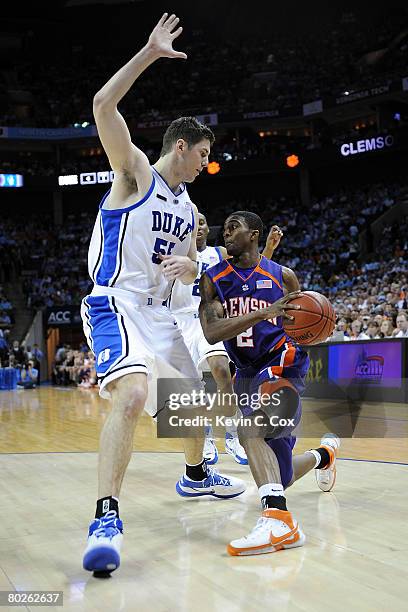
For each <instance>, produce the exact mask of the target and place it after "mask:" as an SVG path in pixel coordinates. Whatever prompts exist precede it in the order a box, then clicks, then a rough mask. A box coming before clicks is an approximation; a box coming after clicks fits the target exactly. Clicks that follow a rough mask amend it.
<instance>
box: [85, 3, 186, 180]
mask: <svg viewBox="0 0 408 612" xmlns="http://www.w3.org/2000/svg"><path fill="white" fill-rule="evenodd" d="M178 22H179V19H178V17H176V16H175V15H170V17H169V16H168V14H167V13H164V15H163V16H162V18H161V19H160V21H159V22H158V23H157V25H156V27H155V28H154V29H153V31H152V33H151V34H150V37H149V40H148V42H147V44H146V45H145V46H144V47H143V49H141V50H140V51H139V53H137V54H136V55H135V56H134V57H133V58H132V59H131V60H130V61H129V62H128V63H127V64H126V65H125V66H123V67H122V68H121V69H120V70H119V71H118V72H117V73H116V74H114V75H113V77H112V78H111V79H109V81H108V82H107V83H106V84H105V85H104V86H103V87H102V89H100V90H99V91H98V93H97V94H96V95H95V97H94V100H93V112H94V117H95V121H96V126H97V128H98V134H99V137H100V139H101V142H102V145H103V148H104V149H105V152H106V154H107V156H108V158H109V162H110V164H111V167H112V169H113V170H114V171H115V176H116V173H122V174H123V175H124V176H125V178H126V177H127V175H131V177H132V178H133V180H136V181H137V182H139V180H141V181H142V182H143V183H145V182H146V181H147V182H148V183H149V185H150V182H151V173H150V167H149V162H148V159H147V157H146V155H145V154H144V153H143V152H142V151H141V150H140V149H139V148H138V147H136V146H135V145H134V144H133V143H132V141H131V138H130V133H129V130H128V128H127V125H126V123H125V120H124V119H123V117H122V115H121V114H120V112H119V111H118V109H117V105H118V103H119V102H120V100H121V99H122V98H123V96H124V95H125V94H126V93H127V92H128V91H129V89H130V88H131V86H132V85H133V83H134V82H135V80H136V79H137V78H138V77H139V76H140V75H141V74H142V73H143V72H144V71H145V70H146V68H148V66H150V65H151V64H152V63H153V62H155V61H156V60H157V59H159V58H160V57H170V58H183V59H186V57H187V56H186V54H185V53H182V52H180V51H175V50H174V49H173V41H174V40H175V38H177V37H178V36H179V35H180V34H181V32H182V28H181V27H178V28H177V25H178Z"/></svg>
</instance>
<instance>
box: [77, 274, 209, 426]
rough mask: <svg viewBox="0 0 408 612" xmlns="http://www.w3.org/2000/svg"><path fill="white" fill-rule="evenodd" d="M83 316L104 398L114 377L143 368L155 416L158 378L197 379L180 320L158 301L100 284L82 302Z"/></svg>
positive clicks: (150, 409)
mask: <svg viewBox="0 0 408 612" xmlns="http://www.w3.org/2000/svg"><path fill="white" fill-rule="evenodd" d="M81 316H82V321H83V327H84V333H85V336H86V339H87V342H88V345H89V347H90V348H91V350H92V351H93V353H94V354H95V359H96V364H95V365H96V372H97V375H98V381H99V386H100V388H99V394H100V396H101V397H103V398H106V399H109V398H110V397H111V394H110V392H109V390H108V389H107V386H108V385H109V383H111V382H112V381H113V380H116V379H117V378H120V377H121V376H125V375H126V374H131V373H135V372H142V373H144V374H146V375H147V376H148V380H149V392H148V400H147V402H146V406H145V410H146V412H148V413H149V414H150V415H152V416H155V415H156V413H157V401H156V397H157V396H156V384H157V379H158V378H168V379H177V378H187V379H194V380H195V381H197V380H198V379H199V373H198V371H197V368H196V366H195V365H194V362H193V360H192V358H191V355H190V353H189V351H188V349H187V346H186V344H185V342H184V340H183V336H182V333H181V331H180V329H179V328H178V326H177V322H176V320H175V318H174V316H173V315H172V313H171V312H170V310H169V309H168V308H167V307H166V306H163V305H162V302H161V301H160V300H157V299H156V298H152V297H149V296H144V295H143V294H134V293H131V292H129V291H124V290H123V289H116V288H111V287H101V286H97V285H96V286H95V287H94V288H93V290H92V292H91V294H90V295H88V296H86V297H85V298H84V299H83V300H82V305H81ZM200 388H202V386H200ZM194 389H197V386H196V385H195V386H194Z"/></svg>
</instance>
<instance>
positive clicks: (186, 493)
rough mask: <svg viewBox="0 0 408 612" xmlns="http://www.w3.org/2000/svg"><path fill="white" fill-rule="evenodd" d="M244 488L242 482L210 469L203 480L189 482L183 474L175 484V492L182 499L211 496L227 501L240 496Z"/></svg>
mask: <svg viewBox="0 0 408 612" xmlns="http://www.w3.org/2000/svg"><path fill="white" fill-rule="evenodd" d="M245 488H246V487H245V483H244V481H243V480H240V479H239V478H234V477H233V476H225V475H224V474H218V473H217V472H215V471H214V470H212V469H208V471H207V478H204V480H190V479H189V478H187V476H186V475H185V474H184V476H182V477H181V478H180V480H179V481H178V483H177V484H176V491H177V493H178V494H179V495H181V496H182V497H202V496H204V495H212V496H213V497H220V498H223V499H229V498H230V497H237V496H238V495H241V493H243V492H244V491H245Z"/></svg>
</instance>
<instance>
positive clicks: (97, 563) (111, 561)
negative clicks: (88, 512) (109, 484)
mask: <svg viewBox="0 0 408 612" xmlns="http://www.w3.org/2000/svg"><path fill="white" fill-rule="evenodd" d="M122 534H123V523H122V521H121V520H120V518H117V514H116V511H115V510H109V512H107V513H106V514H105V515H104V516H102V517H101V518H99V519H94V520H93V521H92V523H91V524H90V526H89V533H88V546H87V547H86V550H85V553H84V561H83V567H84V569H86V570H88V571H89V572H113V571H114V570H115V569H117V568H118V567H119V565H120V547H121V544H122V539H123V535H122Z"/></svg>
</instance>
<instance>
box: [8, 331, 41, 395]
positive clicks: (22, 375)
mask: <svg viewBox="0 0 408 612" xmlns="http://www.w3.org/2000/svg"><path fill="white" fill-rule="evenodd" d="M43 356H44V355H43V352H42V351H41V350H40V348H39V346H38V344H33V346H32V347H31V346H30V345H25V344H24V343H20V342H19V341H18V340H14V341H13V342H12V343H10V342H9V334H8V330H7V331H5V332H2V331H1V330H0V367H2V368H9V367H10V368H15V369H16V370H17V374H18V375H17V380H18V383H17V384H18V385H19V386H21V387H24V388H28V389H30V388H33V387H35V386H36V385H38V384H40V376H41V360H42V358H43Z"/></svg>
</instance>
